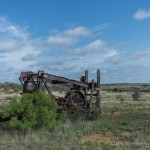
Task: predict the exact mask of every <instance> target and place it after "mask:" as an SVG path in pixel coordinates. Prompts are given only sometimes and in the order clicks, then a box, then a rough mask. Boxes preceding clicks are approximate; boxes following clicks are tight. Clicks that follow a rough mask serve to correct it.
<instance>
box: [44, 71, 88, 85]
mask: <svg viewBox="0 0 150 150" xmlns="http://www.w3.org/2000/svg"><path fill="white" fill-rule="evenodd" d="M42 77H43V78H46V79H49V80H51V81H58V82H60V83H71V84H73V85H77V86H81V87H88V85H87V84H85V83H81V82H80V81H76V80H70V79H68V78H63V77H59V76H54V75H51V74H47V73H43V75H42Z"/></svg>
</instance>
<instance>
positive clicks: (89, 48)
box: [71, 39, 105, 55]
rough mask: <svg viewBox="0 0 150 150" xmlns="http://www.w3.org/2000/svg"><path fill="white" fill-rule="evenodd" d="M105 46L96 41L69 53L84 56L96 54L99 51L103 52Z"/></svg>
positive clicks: (103, 43)
mask: <svg viewBox="0 0 150 150" xmlns="http://www.w3.org/2000/svg"><path fill="white" fill-rule="evenodd" d="M104 46H105V42H104V41H102V40H100V39H98V40H96V41H94V42H91V43H89V44H87V45H85V46H83V47H79V48H76V49H74V50H72V51H71V53H73V54H75V55H86V54H88V53H92V52H96V51H101V50H103V48H104Z"/></svg>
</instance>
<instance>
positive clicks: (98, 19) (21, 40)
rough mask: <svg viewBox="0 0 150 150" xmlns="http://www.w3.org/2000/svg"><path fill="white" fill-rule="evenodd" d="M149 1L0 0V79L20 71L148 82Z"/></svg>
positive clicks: (13, 76) (9, 78)
mask: <svg viewBox="0 0 150 150" xmlns="http://www.w3.org/2000/svg"><path fill="white" fill-rule="evenodd" d="M149 39H150V1H149V0H142V1H141V0H55V1H54V0H44V1H42V0H22V1H20V0H13V1H11V0H0V64H1V65H0V70H1V72H0V76H1V77H0V82H6V81H9V82H18V77H19V75H20V72H21V71H30V70H31V71H34V72H36V71H37V70H44V71H45V72H48V73H51V74H55V75H60V76H65V77H69V78H73V79H79V78H80V76H81V75H82V74H83V73H84V70H85V69H89V71H90V77H91V78H94V77H95V73H96V69H97V68H100V69H101V80H102V83H141V82H142V83H143V82H144V83H149V82H150V42H149Z"/></svg>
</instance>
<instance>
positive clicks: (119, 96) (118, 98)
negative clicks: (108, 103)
mask: <svg viewBox="0 0 150 150" xmlns="http://www.w3.org/2000/svg"><path fill="white" fill-rule="evenodd" d="M116 98H117V100H119V101H120V102H123V101H124V100H125V98H124V97H123V96H122V95H117V96H116Z"/></svg>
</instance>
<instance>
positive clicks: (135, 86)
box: [101, 83, 150, 92]
mask: <svg viewBox="0 0 150 150" xmlns="http://www.w3.org/2000/svg"><path fill="white" fill-rule="evenodd" d="M101 89H102V91H112V92H133V91H135V90H138V91H139V92H150V84H149V83H143V84H142V83H122V84H102V85H101Z"/></svg>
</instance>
